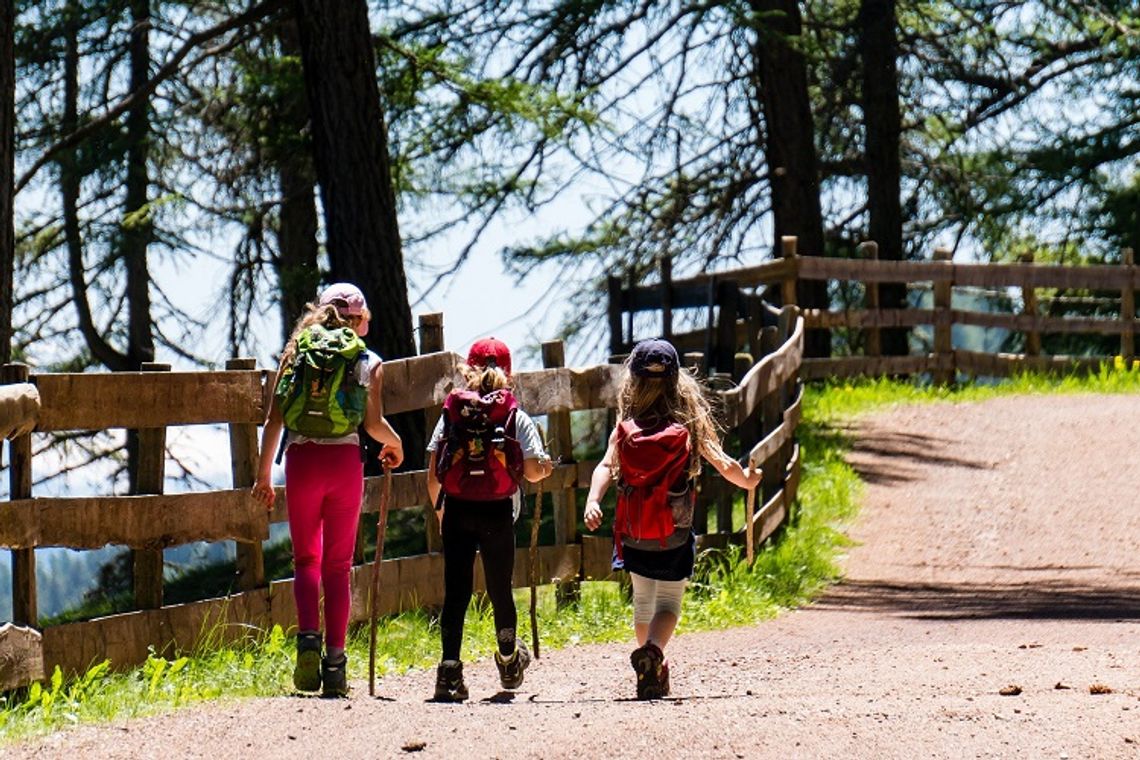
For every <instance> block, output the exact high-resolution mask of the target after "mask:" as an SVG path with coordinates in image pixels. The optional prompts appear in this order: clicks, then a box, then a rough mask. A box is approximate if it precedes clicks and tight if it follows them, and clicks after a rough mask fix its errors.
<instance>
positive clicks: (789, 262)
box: [609, 237, 1140, 382]
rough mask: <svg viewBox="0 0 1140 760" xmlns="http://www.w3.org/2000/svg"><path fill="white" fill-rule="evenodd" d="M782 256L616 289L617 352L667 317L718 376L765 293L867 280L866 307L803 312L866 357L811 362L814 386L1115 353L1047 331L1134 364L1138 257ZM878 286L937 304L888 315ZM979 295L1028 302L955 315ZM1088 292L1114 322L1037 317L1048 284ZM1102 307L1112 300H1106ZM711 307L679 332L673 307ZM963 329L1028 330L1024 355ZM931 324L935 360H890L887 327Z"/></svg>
mask: <svg viewBox="0 0 1140 760" xmlns="http://www.w3.org/2000/svg"><path fill="white" fill-rule="evenodd" d="M782 248H783V257H782V258H780V259H777V260H775V261H769V262H765V263H763V264H759V265H756V266H750V267H743V268H739V269H734V270H728V271H724V272H717V273H705V274H699V275H696V276H693V277H688V278H684V279H673V277H672V273H671V270H672V268H671V266H670V265H669V263H668V262H662V264H661V269H660V273H659V277H658V281H657V282H655V283H652V284H644V285H638V284H633V283H628V284H623V283H622V281H621V280H620V279H617V278H611V280H610V283H609V294H610V298H609V321H610V336H611V351H613V352H615V353H620V352H621V351H626V350H628V349H629V346H630V344H631V343H632V337H631V336H632V332H633V330H632V327H633V324H634V315H635V314H636V313H638V312H644V311H659V312H660V314H661V329H660V334H662V335H665V336H670V337H671V338H672V340H673V341H674V343H675V344H677V345H678V346H679V347H685V348H694V347H695V348H703V350H705V352H706V353H707V354H708V355H709V356H710V357H711V360H712V362H713V363H714V365H715V368H716V371H717V372H718V373H723V372H729V371H730V368H731V366H732V361H733V358H732V356H733V351H734V350H735V347H736V346H739V345H740V344H741V342H742V341H747V336H754V335H757V334H758V333H757V330H758V327H759V326H760V325H762V324H763V322H764V320H765V319H766V312H765V305H764V301H763V298H762V293H763V292H764V291H766V290H768V291H770V292H772V293H773V294H778V295H775V297H774V299H773V300H778V301H780V302H782V303H785V304H794V303H796V284H797V282H798V281H799V280H816V281H820V280H822V281H828V282H841V283H859V284H861V285H862V287H863V291H864V299H863V307H862V308H856V309H843V310H834V309H804V311H803V318H804V322H805V328H806V329H808V330H811V329H813V328H817V329H835V328H845V329H848V330H852V331H862V332H863V333H864V338H865V339H864V340H863V341H862V343H863V345H864V346H865V350H864V353H863V354H862V355H856V356H837V357H827V358H806V359H804V361H803V368H802V377H803V379H805V380H811V379H818V378H827V377H850V376H855V375H871V376H874V375H910V374H922V373H929V374H930V376H931V377H933V379H934V380H935V381H937V382H949V381H952V380H953V379H955V378H956V377H957V375H958V373H962V374H966V375H971V376H991V377H994V376H996V377H1002V376H1008V375H1010V374H1012V373H1015V372H1018V371H1024V370H1038V371H1057V372H1070V371H1087V370H1090V369H1095V368H1097V367H1099V366H1100V365H1101V364H1102V363H1103V362H1105V361H1106V360H1108V361H1111V360H1112V358H1113V357H1112V356H1104V355H1082V356H1065V355H1045V354H1043V352H1042V341H1041V336H1042V334H1046V333H1053V334H1101V335H1119V336H1120V352H1119V355H1120V356H1121V357H1123V359H1124V361H1125V363H1126V365H1127V366H1131V362H1132V360H1133V358H1134V357H1135V340H1134V337H1135V334H1136V300H1135V291H1136V288H1137V286H1138V284H1140V273H1138V270H1137V267H1136V266H1135V262H1134V260H1133V251H1132V250H1131V249H1125V250H1123V251H1122V255H1121V264H1120V265H1118V266H1112V265H1096V266H1087V265H1086V266H1069V265H1044V264H1035V263H1033V262H1032V261H1031V260H1022V261H1020V262H1018V263H1011V264H981V263H969V264H965V263H964V264H958V263H954V262H953V261H951V252H950V251H949V250H948V249H944V248H939V249H937V250H935V251H934V255H933V258H932V260H929V261H879V260H877V258H876V250H877V247H876V246H875V245H874V243H864V244H863V246H861V253H862V255H863V258H857V259H835V258H822V257H818V256H800V255H797V251H796V239H795V238H793V237H788V238H784V239H783V241H782ZM881 283H906V284H907V285H914V284H927V283H929V284H930V287H931V290H932V295H933V305H932V308H902V309H899V308H894V309H888V308H881V307H880V306H879V297H878V292H879V286H880V284H881ZM965 288H982V289H986V290H989V291H991V292H992V291H999V292H1004V293H1008V294H1009V295H1010V296H1011V301H1019V302H1020V304H1021V308H1020V311H1019V312H1018V313H994V312H981V311H973V310H968V309H961V308H955V307H954V303H953V300H954V299H953V294H954V292H955V289H965ZM1046 288H1049V289H1058V290H1082V291H1084V290H1087V291H1095V292H1099V293H1108V294H1111V296H1110V297H1109V298H1108V300H1110V301H1112V304H1111V305H1110V308H1109V311H1111V312H1112V313H1111V314H1110V315H1109V316H1097V317H1088V316H1049V315H1045V314H1042V313H1040V308H1039V303H1040V299H1039V294H1038V290H1040V289H1046ZM1102 300H1104V299H1102ZM678 308H689V309H694V308H695V309H706V310H707V320H706V321H705V323H704V324H703V325H701V326H700V328H699V329H697V330H694V331H691V332H686V333H679V334H675V333H674V332H673V310H674V309H678ZM955 325H970V326H976V327H982V328H1000V329H1005V330H1010V331H1015V332H1021V333H1023V334H1024V351H1023V352H1022V353H1017V354H1014V353H986V352H979V351H967V350H961V349H955V348H954V347H953V345H952V342H951V331H952V329H953V327H954V326H955ZM918 326H929V327H930V328H932V332H933V341H932V346H931V350H930V351H929V352H927V353H923V354H917V355H909V356H883V355H882V354H881V350H880V346H881V340H880V331H881V330H882V329H884V328H893V327H903V328H913V327H918Z"/></svg>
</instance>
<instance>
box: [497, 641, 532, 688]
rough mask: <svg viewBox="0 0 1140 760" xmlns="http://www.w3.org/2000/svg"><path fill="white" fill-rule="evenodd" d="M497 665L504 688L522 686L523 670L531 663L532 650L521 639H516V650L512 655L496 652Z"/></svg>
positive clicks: (500, 681)
mask: <svg viewBox="0 0 1140 760" xmlns="http://www.w3.org/2000/svg"><path fill="white" fill-rule="evenodd" d="M495 665H496V666H497V667H498V668H499V683H501V684H502V685H503V688H504V689H517V688H518V687H520V686H522V682H523V671H525V670H526V669H527V666H528V665H530V650H529V649H527V648H526V644H524V643H522V642H521V641H517V640H516V641H515V651H513V652H511V656H510V657H503V655H502V654H500V653H499V652H498V651H496V652H495Z"/></svg>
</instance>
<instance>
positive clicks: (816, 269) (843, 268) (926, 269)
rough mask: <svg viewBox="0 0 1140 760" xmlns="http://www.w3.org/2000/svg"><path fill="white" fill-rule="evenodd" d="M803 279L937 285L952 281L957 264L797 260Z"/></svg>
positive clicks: (806, 257)
mask: <svg viewBox="0 0 1140 760" xmlns="http://www.w3.org/2000/svg"><path fill="white" fill-rule="evenodd" d="M796 263H797V265H798V267H799V277H800V279H801V280H854V281H860V282H936V281H938V280H950V279H951V278H952V277H953V267H954V265H953V264H951V263H949V262H931V261H866V260H861V259H825V258H820V257H819V256H800V257H797V258H796Z"/></svg>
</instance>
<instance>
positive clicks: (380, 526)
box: [368, 465, 392, 697]
mask: <svg viewBox="0 0 1140 760" xmlns="http://www.w3.org/2000/svg"><path fill="white" fill-rule="evenodd" d="M391 500H392V468H391V467H389V466H388V465H384V488H383V490H382V491H381V492H380V516H379V517H377V518H376V558H375V559H374V560H373V561H372V588H371V589H370V591H369V594H368V696H370V697H374V696H376V606H377V597H379V596H380V559H381V558H382V557H383V556H384V534H385V533H387V532H388V503H389V502H390V501H391Z"/></svg>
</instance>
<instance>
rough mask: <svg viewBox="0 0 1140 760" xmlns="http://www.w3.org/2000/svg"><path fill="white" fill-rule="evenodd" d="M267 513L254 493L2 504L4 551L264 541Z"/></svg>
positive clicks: (0, 526) (240, 491) (1, 542)
mask: <svg viewBox="0 0 1140 760" xmlns="http://www.w3.org/2000/svg"><path fill="white" fill-rule="evenodd" d="M268 537H269V528H268V520H267V519H266V514H265V509H264V507H261V506H260V505H259V504H258V503H257V502H256V501H255V500H254V499H253V498H252V497H251V496H250V492H249V489H248V488H243V489H236V490H229V491H203V492H200V493H181V494H158V495H152V496H91V497H61V498H31V499H17V500H15V501H10V502H0V546H7V547H11V548H21V549H24V548H33V547H37V546H67V547H71V548H74V549H97V548H99V547H101V546H104V545H106V544H118V545H122V546H129V547H132V548H137V549H144V548H145V549H159V548H162V547H165V546H176V545H178V544H185V543H190V542H191V541H221V540H225V539H235V540H245V541H255V540H256V541H261V540H263V539H266V538H268Z"/></svg>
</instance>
